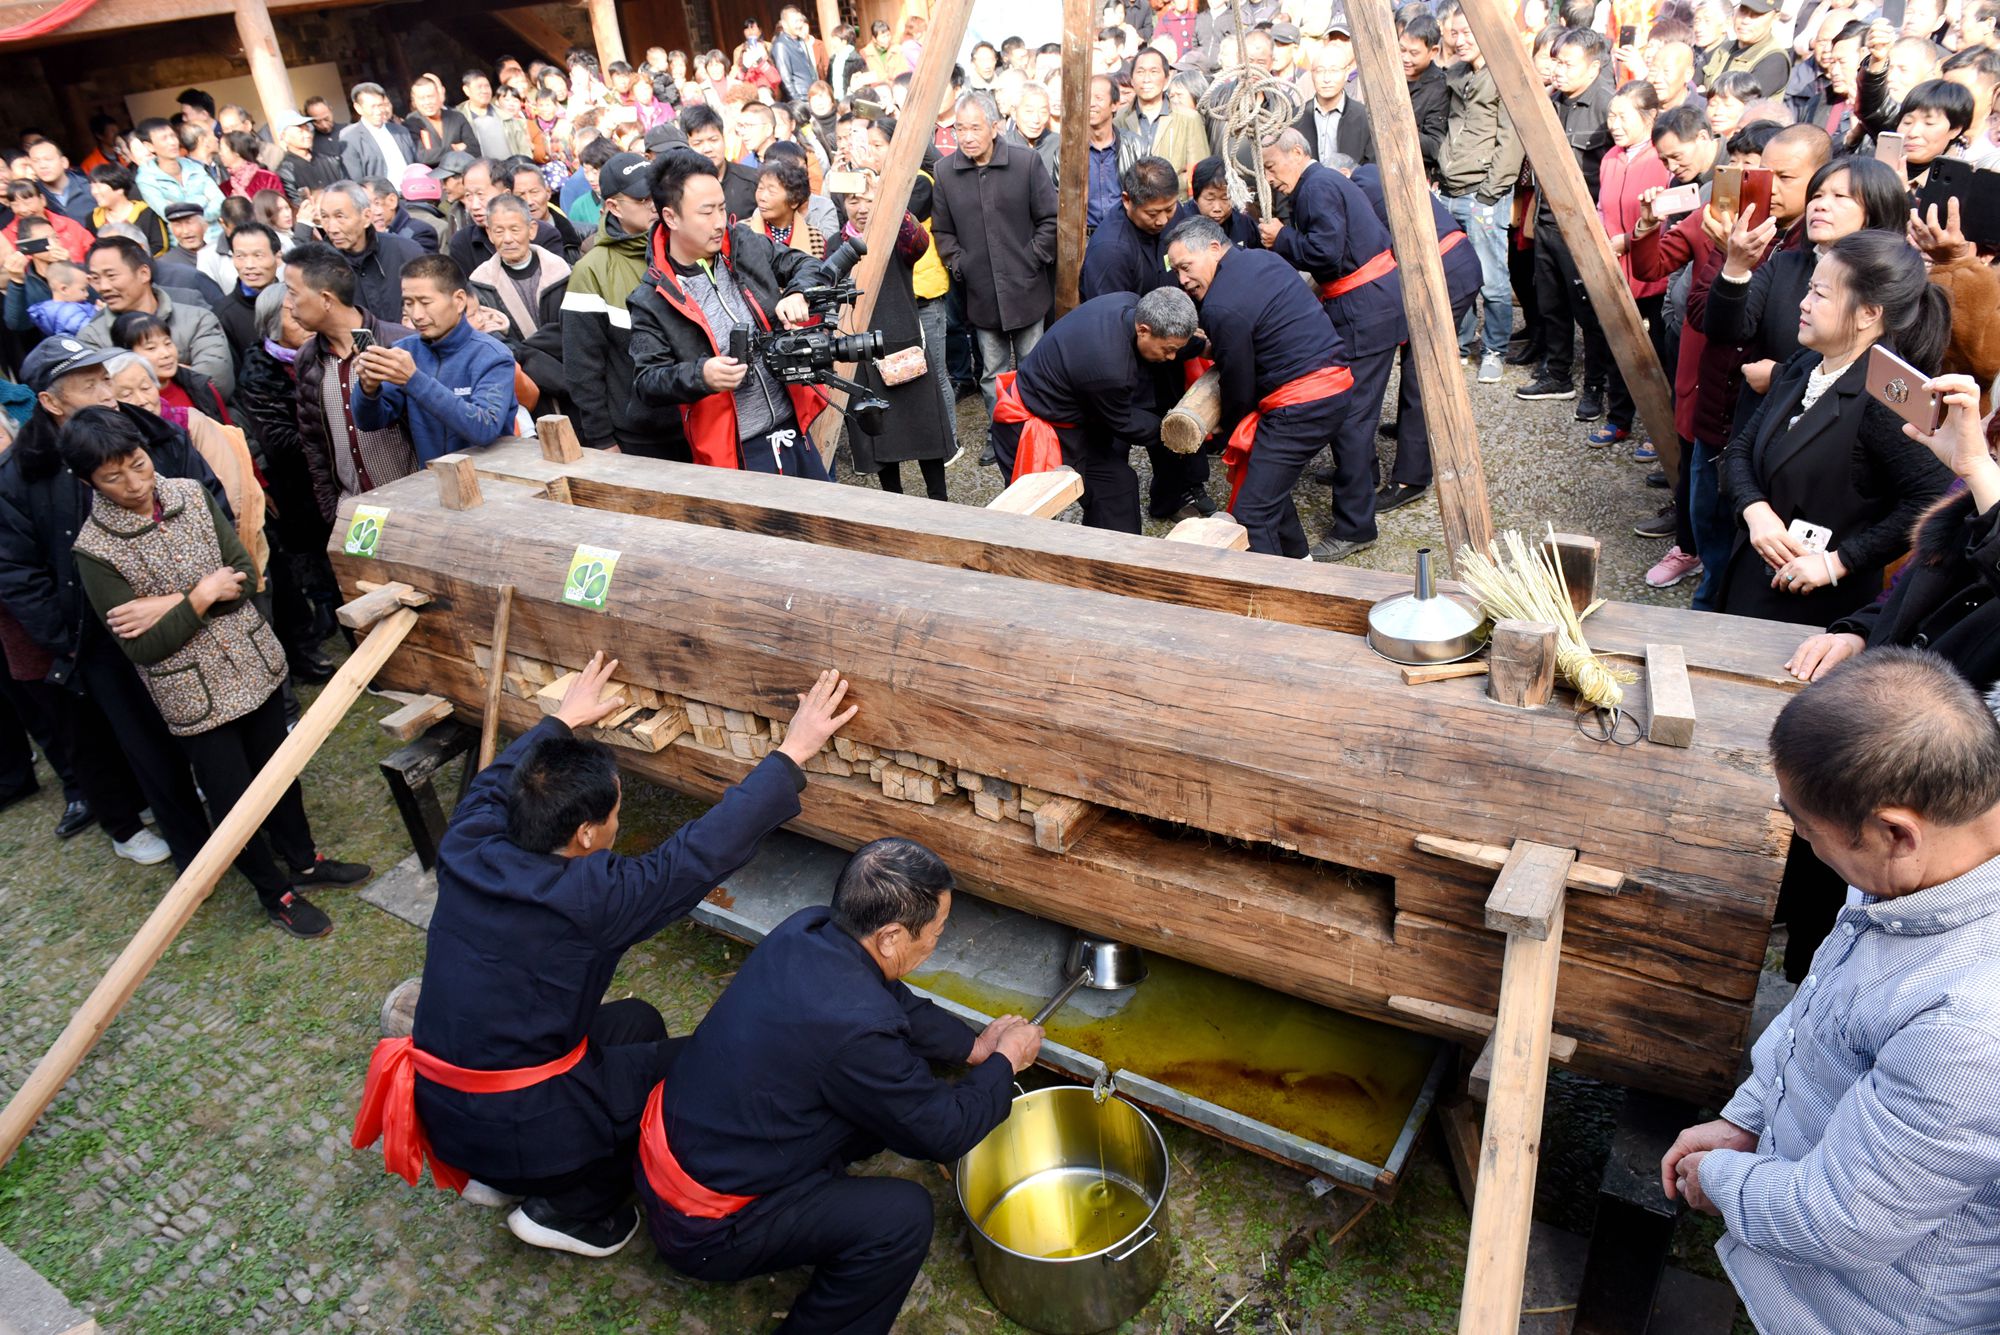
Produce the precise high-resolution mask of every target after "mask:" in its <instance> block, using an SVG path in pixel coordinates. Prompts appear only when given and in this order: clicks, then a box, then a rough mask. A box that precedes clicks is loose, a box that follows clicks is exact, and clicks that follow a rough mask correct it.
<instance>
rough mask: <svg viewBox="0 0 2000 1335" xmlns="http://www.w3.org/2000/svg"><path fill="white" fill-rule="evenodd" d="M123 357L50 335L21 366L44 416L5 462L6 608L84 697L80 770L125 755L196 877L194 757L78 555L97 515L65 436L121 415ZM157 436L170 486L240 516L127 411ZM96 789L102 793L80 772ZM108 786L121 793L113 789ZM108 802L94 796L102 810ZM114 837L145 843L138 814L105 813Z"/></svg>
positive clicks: (193, 461)
mask: <svg viewBox="0 0 2000 1335" xmlns="http://www.w3.org/2000/svg"><path fill="white" fill-rule="evenodd" d="M116 355H117V354H116V353H115V352H113V351H110V350H106V349H99V348H92V347H87V346H85V345H84V344H83V343H81V342H79V341H78V340H76V339H70V338H49V339H44V340H43V341H42V342H41V343H40V344H38V345H37V346H36V348H35V350H34V351H33V352H32V353H30V354H29V355H28V358H27V361H26V363H25V365H24V366H23V367H22V379H23V380H24V381H26V383H27V385H28V387H29V388H30V389H32V390H34V391H35V393H36V397H37V400H38V403H37V408H38V410H37V411H36V413H35V415H34V416H33V417H31V418H29V419H28V422H27V425H25V426H23V427H22V428H21V434H20V435H19V436H18V437H16V438H15V441H14V444H13V445H12V447H11V448H9V449H8V450H7V451H6V453H5V454H0V606H4V607H5V608H6V609H7V611H8V612H9V613H10V614H11V615H12V616H13V617H14V619H15V620H17V621H18V622H19V623H20V625H21V628H22V630H23V631H25V632H26V633H27V635H28V636H29V637H30V638H31V639H32V640H33V641H34V642H35V644H36V645H37V646H39V647H40V648H41V649H42V650H43V651H44V652H46V653H48V654H49V655H50V656H51V657H52V658H53V659H54V666H53V667H52V668H51V669H50V672H49V680H50V681H52V682H54V683H56V684H58V685H63V686H67V687H68V688H69V689H70V690H71V691H74V692H77V696H76V697H65V698H69V699H72V700H73V706H74V717H73V718H72V720H71V722H72V724H73V726H74V728H75V733H74V736H75V741H76V746H75V752H76V759H77V762H78V764H79V766H87V765H88V766H97V765H101V764H103V763H104V757H106V756H113V757H117V756H122V758H123V760H124V763H125V764H127V765H129V766H130V767H131V772H132V775H133V776H134V777H136V778H137V779H138V781H139V790H140V791H141V792H142V793H143V794H144V795H145V801H146V803H147V804H148V805H149V806H151V807H152V809H153V816H154V819H155V821H156V822H157V824H158V825H159V829H160V833H161V835H162V836H164V837H165V839H166V841H167V846H168V848H170V849H171V850H172V852H173V858H174V863H175V865H176V866H178V867H180V868H182V869H183V870H185V869H186V868H187V867H188V865H189V864H190V863H192V862H193V861H194V857H195V854H196V853H198V852H199V851H200V850H201V846H202V844H203V843H204V842H206V840H207V839H208V832H209V827H208V818H207V816H206V815H204V814H203V812H202V808H201V799H200V797H199V796H197V794H196V792H195V787H194V778H193V775H192V774H191V773H190V772H189V770H188V763H187V756H186V754H185V753H184V752H183V751H182V750H181V749H180V747H179V746H178V745H177V744H176V743H175V741H174V739H173V736H172V735H171V734H170V733H169V732H168V731H167V725H166V724H165V722H163V721H162V720H161V718H160V711H159V709H158V707H157V706H155V705H154V703H153V697H152V695H151V693H150V692H148V691H147V689H146V687H145V685H144V684H143V683H142V682H141V681H140V680H139V677H138V674H137V672H136V671H134V669H133V667H132V664H131V662H130V660H128V659H127V658H126V657H125V654H124V651H123V650H121V649H120V648H119V647H118V643H117V641H116V640H114V639H113V638H112V637H111V632H110V631H109V630H107V629H106V628H105V625H104V623H103V622H102V621H101V620H100V619H99V618H98V617H97V616H96V615H94V614H92V613H90V612H89V610H88V609H87V608H86V607H85V605H84V597H83V589H82V585H81V584H80V583H79V582H78V579H77V573H76V559H75V557H74V556H73V555H72V554H71V549H72V548H73V547H74V546H75V545H76V535H77V533H78V532H79V531H81V529H82V527H83V524H84V521H85V520H86V519H87V518H88V517H89V514H90V504H91V495H92V493H91V490H90V484H89V483H87V482H85V481H83V480H82V479H81V478H79V477H77V476H75V475H74V474H72V473H71V472H70V471H69V469H67V468H66V467H64V466H63V462H62V457H61V455H60V453H59V452H58V450H57V437H58V435H59V434H60V432H61V430H62V424H63V421H64V420H65V419H66V418H67V417H69V416H70V415H71V414H73V413H76V412H80V411H82V410H83V409H84V408H89V407H116V406H117V403H116V400H115V399H114V397H113V395H112V392H111V382H110V380H109V379H108V378H107V377H106V375H105V373H104V363H105V362H106V361H107V360H109V359H110V358H111V357H113V356H116ZM119 411H120V412H122V413H124V414H125V416H127V417H128V418H130V419H131V420H132V422H133V423H134V425H136V426H137V427H138V428H139V429H140V431H141V432H142V433H143V434H144V436H145V438H146V452H147V453H148V455H150V456H151V458H152V461H153V467H154V468H155V469H156V470H157V471H158V472H159V474H160V475H161V476H162V477H179V478H192V479H194V480H196V481H199V482H200V483H201V484H202V485H203V486H205V487H206V488H208V491H209V493H210V495H211V496H213V497H214V499H215V502H216V504H218V505H219V506H221V507H222V511H223V514H224V515H225V516H226V515H228V514H229V513H230V511H229V501H228V499H227V497H225V496H224V495H223V491H222V486H221V484H220V483H218V482H217V481H216V480H215V475H214V474H213V473H211V472H210V471H209V468H208V465H207V464H205V463H203V462H202V458H201V455H200V454H198V453H197V452H196V451H195V448H194V446H193V444H191V443H190V442H189V440H188V438H187V433H186V432H184V431H182V430H180V429H179V428H178V427H175V426H174V425H172V424H171V423H169V422H167V421H165V420H163V419H161V418H159V417H157V416H155V415H154V414H152V413H149V412H147V411H145V410H144V409H142V408H133V407H124V408H120V409H119ZM79 778H80V780H82V781H83V786H84V787H85V789H86V790H87V791H91V790H94V789H96V788H97V787H98V785H95V784H93V782H92V781H90V780H89V779H88V778H86V777H85V776H83V775H79ZM107 787H112V788H114V789H115V786H110V785H107ZM106 800H107V799H106V798H105V797H103V796H100V795H97V793H96V792H95V791H93V796H92V803H93V805H97V804H99V803H101V802H104V801H106ZM99 814H100V816H102V817H103V818H104V821H105V828H106V829H107V830H108V831H110V833H111V836H112V838H113V839H114V840H119V839H125V840H129V839H132V838H135V837H136V836H137V835H138V833H139V830H140V828H141V827H140V825H139V819H138V812H137V810H123V809H115V808H114V809H112V810H104V809H103V808H102V807H100V809H99Z"/></svg>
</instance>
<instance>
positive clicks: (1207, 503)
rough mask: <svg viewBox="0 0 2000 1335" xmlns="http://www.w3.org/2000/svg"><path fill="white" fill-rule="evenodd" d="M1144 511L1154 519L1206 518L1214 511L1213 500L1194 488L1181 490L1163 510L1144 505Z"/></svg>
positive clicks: (1204, 492)
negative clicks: (1192, 489)
mask: <svg viewBox="0 0 2000 1335" xmlns="http://www.w3.org/2000/svg"><path fill="white" fill-rule="evenodd" d="M1146 513H1147V514H1149V515H1151V516H1152V517H1153V518H1154V519H1173V520H1181V519H1196V518H1206V517H1207V516H1209V515H1212V514H1214V513H1215V502H1214V501H1212V500H1210V499H1209V496H1208V493H1207V492H1206V491H1203V490H1200V489H1196V490H1194V491H1185V492H1182V493H1181V494H1180V495H1179V496H1176V497H1175V498H1174V499H1173V500H1172V501H1171V502H1169V503H1168V505H1167V507H1166V508H1165V509H1164V510H1161V509H1155V508H1154V507H1152V506H1150V505H1149V506H1147V507H1146Z"/></svg>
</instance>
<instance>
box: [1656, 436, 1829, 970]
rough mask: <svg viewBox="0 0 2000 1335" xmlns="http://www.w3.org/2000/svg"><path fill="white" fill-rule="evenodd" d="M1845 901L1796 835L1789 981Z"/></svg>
mask: <svg viewBox="0 0 2000 1335" xmlns="http://www.w3.org/2000/svg"><path fill="white" fill-rule="evenodd" d="M1689 452H1690V453H1692V452H1693V451H1692V450H1690V451H1689ZM1846 903H1847V880H1846V878H1845V877H1843V876H1841V874H1840V873H1839V872H1837V871H1835V870H1834V869H1833V868H1831V867H1829V866H1827V865H1826V864H1825V863H1824V862H1821V861H1820V860H1819V856H1818V854H1816V853H1814V852H1813V847H1812V845H1811V844H1810V843H1808V842H1807V841H1806V840H1804V839H1802V838H1800V837H1799V836H1798V835H1796V834H1795V835H1793V836H1792V851H1791V853H1790V855H1789V856H1787V857H1786V858H1785V875H1784V879H1783V880H1781V881H1779V882H1778V910H1777V914H1776V915H1775V916H1776V917H1778V918H1780V919H1782V920H1783V921H1784V923H1785V980H1786V981H1787V982H1791V983H1798V982H1803V981H1804V980H1805V976H1806V975H1807V974H1808V973H1810V972H1812V962H1813V953H1814V952H1815V951H1817V950H1818V949H1819V943H1820V942H1822V941H1824V940H1826V938H1827V935H1828V934H1829V933H1830V932H1832V931H1833V924H1834V921H1835V920H1836V919H1837V918H1839V916H1840V910H1841V907H1842V906H1843V905H1845V904H1846Z"/></svg>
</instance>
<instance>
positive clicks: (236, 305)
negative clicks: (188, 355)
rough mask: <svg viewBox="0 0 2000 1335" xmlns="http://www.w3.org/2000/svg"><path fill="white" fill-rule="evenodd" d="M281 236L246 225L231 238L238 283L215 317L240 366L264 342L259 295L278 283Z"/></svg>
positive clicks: (224, 297)
mask: <svg viewBox="0 0 2000 1335" xmlns="http://www.w3.org/2000/svg"><path fill="white" fill-rule="evenodd" d="M279 249H280V246H279V241H278V234H277V233H276V232H274V231H272V230H271V229H270V228H269V227H267V226H265V225H264V224H263V223H260V222H248V223H244V224H243V225H242V226H241V227H239V228H237V229H236V232H235V234H234V235H232V236H231V237H230V238H229V262H230V264H231V265H233V266H234V267H235V269H236V282H235V283H234V284H233V285H232V286H231V287H230V289H229V290H228V291H227V292H225V293H223V294H222V300H221V301H220V302H218V303H217V304H216V307H215V318H216V320H217V321H218V322H219V323H220V324H221V325H222V332H223V333H224V334H225V335H226V336H227V337H228V339H229V347H230V350H231V351H233V352H234V353H235V354H236V364H237V366H238V367H241V366H242V365H243V357H244V355H245V354H246V353H248V352H249V351H250V349H252V348H254V347H256V346H257V344H258V343H260V342H261V341H262V339H261V337H260V335H259V334H258V333H257V294H258V293H260V292H262V291H263V290H264V289H265V288H267V287H269V286H270V285H271V284H273V283H275V282H277V281H278V264H279V254H278V252H279Z"/></svg>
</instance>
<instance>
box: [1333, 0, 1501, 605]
mask: <svg viewBox="0 0 2000 1335" xmlns="http://www.w3.org/2000/svg"><path fill="white" fill-rule="evenodd" d="M1348 22H1349V25H1350V26H1351V27H1352V28H1353V29H1354V59H1355V63H1356V64H1357V65H1358V66H1359V67H1360V69H1361V88H1362V91H1363V92H1364V93H1366V94H1367V96H1368V114H1369V115H1370V117H1372V118H1373V121H1374V124H1375V127H1376V129H1375V146H1376V151H1377V152H1378V153H1379V154H1380V155H1381V158H1382V197H1383V199H1384V200H1386V201H1387V203H1388V205H1389V234H1390V236H1391V237H1393V238H1394V239H1395V244H1396V267H1397V269H1398V271H1399V272H1400V273H1401V275H1402V280H1403V313H1404V315H1405V316H1406V317H1407V318H1408V320H1409V324H1410V354H1411V357H1410V359H1411V361H1412V362H1413V363H1414V364H1415V370H1416V373H1417V387H1418V389H1419V390H1421V391H1422V393H1423V401H1424V425H1425V427H1426V428H1427V430H1428V431H1429V434H1430V443H1431V461H1432V464H1433V466H1434V468H1435V471H1436V477H1437V501H1438V515H1439V517H1440V518H1441V519H1442V520H1443V521H1444V548H1445V559H1446V561H1447V562H1450V563H1453V564H1454V569H1455V568H1456V566H1455V563H1456V561H1457V558H1458V553H1459V551H1460V550H1462V549H1463V548H1466V547H1470V548H1472V550H1474V551H1476V552H1483V551H1485V550H1486V549H1487V548H1488V547H1490V546H1492V545H1493V512H1492V509H1491V508H1490V507H1489V506H1488V505H1487V503H1486V470H1485V469H1484V467H1483V466H1482V465H1481V464H1480V461H1479V428H1478V426H1477V425H1476V424H1475V419H1474V417H1473V412H1472V395H1471V394H1470V393H1469V392H1468V391H1467V390H1466V387H1465V372H1464V370H1463V369H1462V368H1461V367H1460V365H1459V360H1458V325H1457V322H1456V321H1454V320H1453V319H1452V318H1451V294H1450V292H1449V290H1448V289H1447V288H1446V287H1445V281H1444V259H1443V256H1442V254H1441V253H1440V252H1439V250H1438V234H1437V222H1436V220H1435V219H1434V218H1433V217H1432V216H1431V192H1430V187H1429V186H1428V185H1426V184H1425V182H1424V164H1423V159H1422V158H1421V157H1420V156H1419V155H1418V153H1417V117H1416V113H1415V112H1414V111H1412V110H1411V108H1410V89H1409V85H1408V84H1407V83H1405V82H1404V80H1403V66H1402V63H1401V59H1400V57H1399V56H1398V55H1397V51H1396V32H1395V27H1394V20H1393V17H1392V16H1391V14H1390V7H1389V6H1388V5H1386V4H1361V5H1354V6H1350V7H1349V11H1348ZM1461 244H1464V243H1461Z"/></svg>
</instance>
